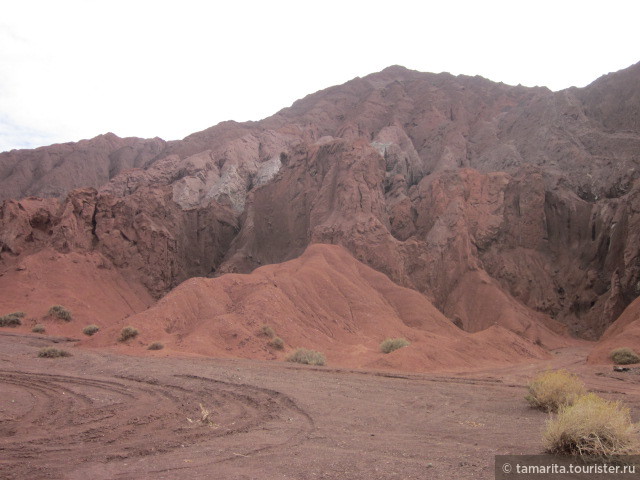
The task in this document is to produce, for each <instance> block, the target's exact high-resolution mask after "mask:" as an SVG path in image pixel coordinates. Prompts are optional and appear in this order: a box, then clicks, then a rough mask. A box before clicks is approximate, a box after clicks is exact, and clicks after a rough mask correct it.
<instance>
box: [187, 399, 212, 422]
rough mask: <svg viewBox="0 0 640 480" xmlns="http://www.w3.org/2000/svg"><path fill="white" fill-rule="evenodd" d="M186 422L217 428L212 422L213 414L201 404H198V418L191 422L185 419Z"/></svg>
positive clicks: (189, 419)
mask: <svg viewBox="0 0 640 480" xmlns="http://www.w3.org/2000/svg"><path fill="white" fill-rule="evenodd" d="M187 421H188V422H189V423H202V424H203V425H208V426H210V427H211V428H218V426H219V425H218V424H216V423H215V422H214V421H213V412H212V411H211V410H209V409H208V408H206V407H205V406H204V405H202V404H200V418H197V419H195V420H192V419H191V418H188V417H187Z"/></svg>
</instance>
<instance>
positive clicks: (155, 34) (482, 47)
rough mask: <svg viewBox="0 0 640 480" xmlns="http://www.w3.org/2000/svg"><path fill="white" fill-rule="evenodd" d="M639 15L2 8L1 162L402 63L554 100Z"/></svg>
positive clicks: (336, 5)
mask: <svg viewBox="0 0 640 480" xmlns="http://www.w3.org/2000/svg"><path fill="white" fill-rule="evenodd" d="M639 18H640V2H638V1H637V0H621V1H616V0H609V1H607V2H589V1H572V0H554V1H546V0H540V1H535V2H523V1H517V0H511V1H490V0H485V1H480V0H476V1H447V0H439V1H436V2H432V1H403V0H393V1H392V0H386V1H375V0H369V1H349V0H341V1H334V0H323V1H319V2H305V1H301V0H296V1H280V0H272V1H240V0H238V1H235V2H231V1H224V2H217V1H195V0H180V1H175V0H174V1H171V2H164V1H146V0H126V1H121V0H110V1H108V2H107V1H97V0H95V1H94V0H75V1H72V0H56V1H52V0H42V1H41V0H19V1H18V0H0V151H4V150H10V149H13V148H31V147H36V146H40V145H48V144H51V143H57V142H65V141H77V140H80V139H82V138H91V137H94V136H96V135H98V134H101V133H106V132H109V131H111V132H114V133H115V134H117V135H119V136H123V137H124V136H138V137H155V136H159V137H162V138H164V139H166V140H174V139H179V138H183V137H184V136H186V135H188V134H190V133H193V132H195V131H199V130H202V129H205V128H207V127H210V126H212V125H214V124H216V123H218V122H220V121H223V120H230V119H232V120H238V121H243V120H259V119H261V118H264V117H266V116H269V115H271V114H273V113H275V112H277V111H278V110H280V109H281V108H283V107H287V106H289V105H291V104H292V103H293V102H294V101H295V100H296V99H298V98H301V97H303V96H305V95H307V94H309V93H313V92H315V91H317V90H320V89H323V88H326V87H329V86H331V85H335V84H340V83H344V82H345V81H348V80H350V79H352V78H354V77H356V76H364V75H367V74H369V73H373V72H376V71H379V70H382V69H383V68H385V67H387V66H389V65H394V64H399V65H404V66H405V67H407V68H411V69H414V70H420V71H428V72H442V71H447V72H451V73H454V74H467V75H482V76H484V77H486V78H489V79H491V80H494V81H502V82H505V83H508V84H514V85H515V84H518V83H521V84H523V85H527V86H534V85H546V86H548V87H549V88H551V89H552V90H559V89H563V88H566V87H569V86H572V85H575V86H584V85H587V84H589V83H591V82H592V81H593V80H595V79H596V78H597V77H599V76H600V75H603V74H605V73H608V72H611V71H616V70H619V69H621V68H626V67H628V66H629V65H632V64H634V63H636V62H638V61H640V48H639V47H640V40H639V37H638V21H639V20H638V19H639Z"/></svg>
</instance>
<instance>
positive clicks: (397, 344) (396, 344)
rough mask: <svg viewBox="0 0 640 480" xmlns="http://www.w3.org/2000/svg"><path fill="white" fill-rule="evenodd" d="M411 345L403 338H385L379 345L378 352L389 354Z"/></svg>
mask: <svg viewBox="0 0 640 480" xmlns="http://www.w3.org/2000/svg"><path fill="white" fill-rule="evenodd" d="M409 345H411V344H410V343H409V341H408V340H406V339H404V338H387V339H386V340H384V341H383V342H382V343H381V344H380V351H381V352H382V353H391V352H393V351H394V350H398V349H399V348H402V347H407V346H409Z"/></svg>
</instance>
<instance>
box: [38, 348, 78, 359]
mask: <svg viewBox="0 0 640 480" xmlns="http://www.w3.org/2000/svg"><path fill="white" fill-rule="evenodd" d="M70 356H71V354H70V353H69V352H67V351H66V350H62V349H60V348H55V347H45V348H43V349H42V350H40V351H39V352H38V357H40V358H59V357H70Z"/></svg>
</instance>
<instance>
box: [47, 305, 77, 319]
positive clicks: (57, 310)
mask: <svg viewBox="0 0 640 480" xmlns="http://www.w3.org/2000/svg"><path fill="white" fill-rule="evenodd" d="M49 315H50V316H52V317H56V318H59V319H60V320H64V321H65V322H70V321H71V320H72V316H71V312H70V311H69V310H67V309H66V308H64V307H63V306H62V305H53V306H52V307H51V308H50V309H49Z"/></svg>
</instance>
